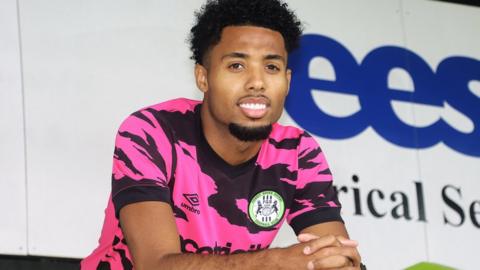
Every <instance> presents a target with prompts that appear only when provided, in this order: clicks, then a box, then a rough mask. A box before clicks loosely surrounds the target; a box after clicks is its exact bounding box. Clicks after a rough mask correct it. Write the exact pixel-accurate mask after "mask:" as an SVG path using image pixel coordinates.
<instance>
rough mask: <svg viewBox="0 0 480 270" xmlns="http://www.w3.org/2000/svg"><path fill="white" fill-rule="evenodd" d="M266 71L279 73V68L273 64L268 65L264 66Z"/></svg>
mask: <svg viewBox="0 0 480 270" xmlns="http://www.w3.org/2000/svg"><path fill="white" fill-rule="evenodd" d="M266 68H267V70H269V71H270V72H277V71H280V67H279V66H277V65H274V64H268V65H267V66H266Z"/></svg>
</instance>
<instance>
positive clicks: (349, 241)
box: [337, 235, 358, 247]
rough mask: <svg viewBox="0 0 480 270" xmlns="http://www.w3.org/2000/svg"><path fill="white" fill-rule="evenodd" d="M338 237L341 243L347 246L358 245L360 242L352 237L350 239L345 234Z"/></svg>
mask: <svg viewBox="0 0 480 270" xmlns="http://www.w3.org/2000/svg"><path fill="white" fill-rule="evenodd" d="M337 239H338V241H340V243H341V244H342V245H344V246H347V247H358V242H357V241H355V240H352V239H348V238H346V237H345V236H341V235H339V236H337Z"/></svg>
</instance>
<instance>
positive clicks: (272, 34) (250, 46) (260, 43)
mask: <svg viewBox="0 0 480 270" xmlns="http://www.w3.org/2000/svg"><path fill="white" fill-rule="evenodd" d="M214 51H217V52H227V53H228V52H233V51H238V52H244V53H250V54H254V53H261V54H278V55H281V56H286V55H287V51H286V49H285V42H284V39H283V37H282V35H281V34H280V33H279V32H277V31H274V30H271V29H268V28H263V27H257V26H227V27H225V28H224V29H223V31H222V35H221V38H220V42H219V43H218V44H217V45H215V46H214V47H213V50H212V53H214Z"/></svg>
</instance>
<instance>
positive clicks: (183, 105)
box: [119, 98, 201, 132]
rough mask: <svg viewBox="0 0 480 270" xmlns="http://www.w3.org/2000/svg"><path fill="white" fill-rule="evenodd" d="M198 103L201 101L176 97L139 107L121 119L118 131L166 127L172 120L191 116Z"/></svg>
mask: <svg viewBox="0 0 480 270" xmlns="http://www.w3.org/2000/svg"><path fill="white" fill-rule="evenodd" d="M199 104H201V102H200V101H197V100H190V99H186V98H178V99H173V100H169V101H165V102H161V103H157V104H154V105H150V106H147V107H144V108H141V109H140V110H137V111H135V112H133V113H131V114H130V115H129V116H127V117H126V118H125V119H124V120H123V121H122V123H121V124H120V127H119V132H122V131H126V130H128V131H136V130H143V131H147V130H152V129H158V128H161V129H166V128H167V127H169V126H171V125H172V122H175V121H181V120H182V119H189V118H193V115H194V114H195V109H196V107H197V106H198V105H199ZM189 116H192V117H189Z"/></svg>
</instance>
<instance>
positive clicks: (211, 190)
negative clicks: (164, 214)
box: [81, 99, 342, 270]
mask: <svg viewBox="0 0 480 270" xmlns="http://www.w3.org/2000/svg"><path fill="white" fill-rule="evenodd" d="M200 107H201V102H198V101H193V100H188V99H176V100H171V101H168V102H164V103H160V104H157V105H154V106H150V107H147V108H144V109H142V110H140V111H138V112H135V113H133V114H132V115H130V116H129V117H128V118H127V119H126V120H125V121H124V122H123V123H122V125H121V126H120V128H119V131H118V134H117V137H116V142H115V154H114V159H113V173H112V194H111V198H110V200H109V204H108V206H107V209H106V216H105V222H104V225H103V229H102V234H101V237H100V240H99V246H98V248H97V249H95V250H94V251H93V253H92V254H91V255H89V256H88V257H86V258H85V259H84V260H83V261H82V264H81V267H82V269H84V270H85V269H133V265H132V261H131V256H130V253H129V250H128V244H127V243H126V241H125V239H124V237H123V234H122V230H121V228H120V227H119V222H118V213H119V211H120V209H121V208H122V207H123V206H125V205H127V204H129V203H135V202H140V201H163V202H166V203H168V204H170V205H171V207H172V209H173V212H174V215H175V221H176V225H177V229H178V233H179V235H180V243H181V248H182V252H191V253H201V254H234V253H239V252H247V251H254V250H259V249H265V248H268V246H269V245H270V243H271V242H272V241H273V238H274V237H275V235H276V234H277V232H278V229H279V228H280V226H281V224H282V223H283V221H284V220H287V222H288V223H289V224H290V225H291V226H292V228H293V229H294V230H295V232H296V233H299V232H300V231H301V230H302V229H304V228H306V227H308V226H311V225H315V224H318V223H322V222H327V221H341V220H342V219H341V217H340V204H339V203H338V201H337V197H336V194H335V192H334V189H333V186H332V175H331V172H330V170H329V167H328V164H327V162H326V160H325V157H324V155H323V153H322V151H321V149H320V147H319V146H318V144H317V143H316V142H315V140H314V139H313V138H312V137H311V136H310V135H308V133H306V132H304V131H301V130H299V129H297V128H295V127H285V126H282V125H279V124H274V125H273V129H272V132H271V134H270V136H269V138H268V139H266V140H265V141H264V142H263V144H262V146H261V149H260V151H259V153H258V154H257V155H256V156H255V157H254V158H252V159H251V160H249V161H247V162H245V163H243V164H240V165H236V166H232V165H230V164H228V163H227V162H225V161H224V160H223V159H222V158H221V157H220V156H218V155H217V154H216V153H215V152H214V151H213V149H211V148H210V146H209V144H208V143H207V141H206V139H205V137H204V135H203V132H202V129H201V118H200Z"/></svg>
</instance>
